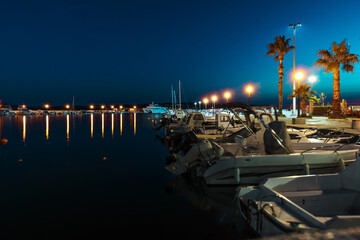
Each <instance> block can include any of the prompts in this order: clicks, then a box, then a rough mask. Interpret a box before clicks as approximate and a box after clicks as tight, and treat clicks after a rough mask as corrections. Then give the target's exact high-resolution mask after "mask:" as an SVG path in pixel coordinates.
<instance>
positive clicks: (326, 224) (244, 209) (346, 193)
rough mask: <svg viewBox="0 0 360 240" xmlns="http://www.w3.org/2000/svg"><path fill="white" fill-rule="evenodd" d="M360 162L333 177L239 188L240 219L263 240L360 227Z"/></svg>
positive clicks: (266, 182) (270, 181) (273, 181)
mask: <svg viewBox="0 0 360 240" xmlns="http://www.w3.org/2000/svg"><path fill="white" fill-rule="evenodd" d="M359 172H360V159H359V158H357V160H356V161H355V162H354V163H352V164H351V165H350V166H348V167H347V168H346V169H345V170H343V171H341V172H340V173H336V174H323V175H306V176H289V177H279V178H269V179H266V180H264V181H263V182H262V183H260V184H259V185H258V186H248V187H242V188H238V193H237V197H236V201H237V206H238V209H239V212H240V214H241V215H242V217H243V218H244V219H245V220H246V221H247V223H248V224H249V225H250V226H251V228H252V229H253V230H254V231H255V232H256V233H257V235H260V236H262V237H264V236H271V235H277V234H282V233H287V232H313V233H314V232H316V231H318V230H327V229H340V228H350V227H357V226H359V224H360V202H359V201H358V199H359V196H360V187H359V186H360V175H359Z"/></svg>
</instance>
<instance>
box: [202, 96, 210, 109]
mask: <svg viewBox="0 0 360 240" xmlns="http://www.w3.org/2000/svg"><path fill="white" fill-rule="evenodd" d="M203 102H204V103H205V108H207V107H206V105H207V103H208V102H209V99H207V98H204V100H203Z"/></svg>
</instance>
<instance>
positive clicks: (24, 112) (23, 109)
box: [16, 105, 34, 115]
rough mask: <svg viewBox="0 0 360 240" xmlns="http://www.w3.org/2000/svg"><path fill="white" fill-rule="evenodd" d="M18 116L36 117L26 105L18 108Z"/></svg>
mask: <svg viewBox="0 0 360 240" xmlns="http://www.w3.org/2000/svg"><path fill="white" fill-rule="evenodd" d="M16 114H17V115H34V113H33V112H32V111H30V110H29V109H28V108H27V107H26V106H24V105H20V106H19V107H18V108H17V112H16Z"/></svg>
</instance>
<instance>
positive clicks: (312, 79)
mask: <svg viewBox="0 0 360 240" xmlns="http://www.w3.org/2000/svg"><path fill="white" fill-rule="evenodd" d="M308 81H309V82H310V83H311V87H312V88H313V89H314V82H316V81H317V77H316V76H310V77H309V78H308Z"/></svg>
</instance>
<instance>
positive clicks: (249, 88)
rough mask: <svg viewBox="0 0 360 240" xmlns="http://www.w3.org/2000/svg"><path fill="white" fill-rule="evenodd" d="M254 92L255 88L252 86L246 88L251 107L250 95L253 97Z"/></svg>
mask: <svg viewBox="0 0 360 240" xmlns="http://www.w3.org/2000/svg"><path fill="white" fill-rule="evenodd" d="M253 90H254V88H253V87H252V86H248V87H247V88H246V92H248V93H249V105H250V95H251V93H252V91H253Z"/></svg>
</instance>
